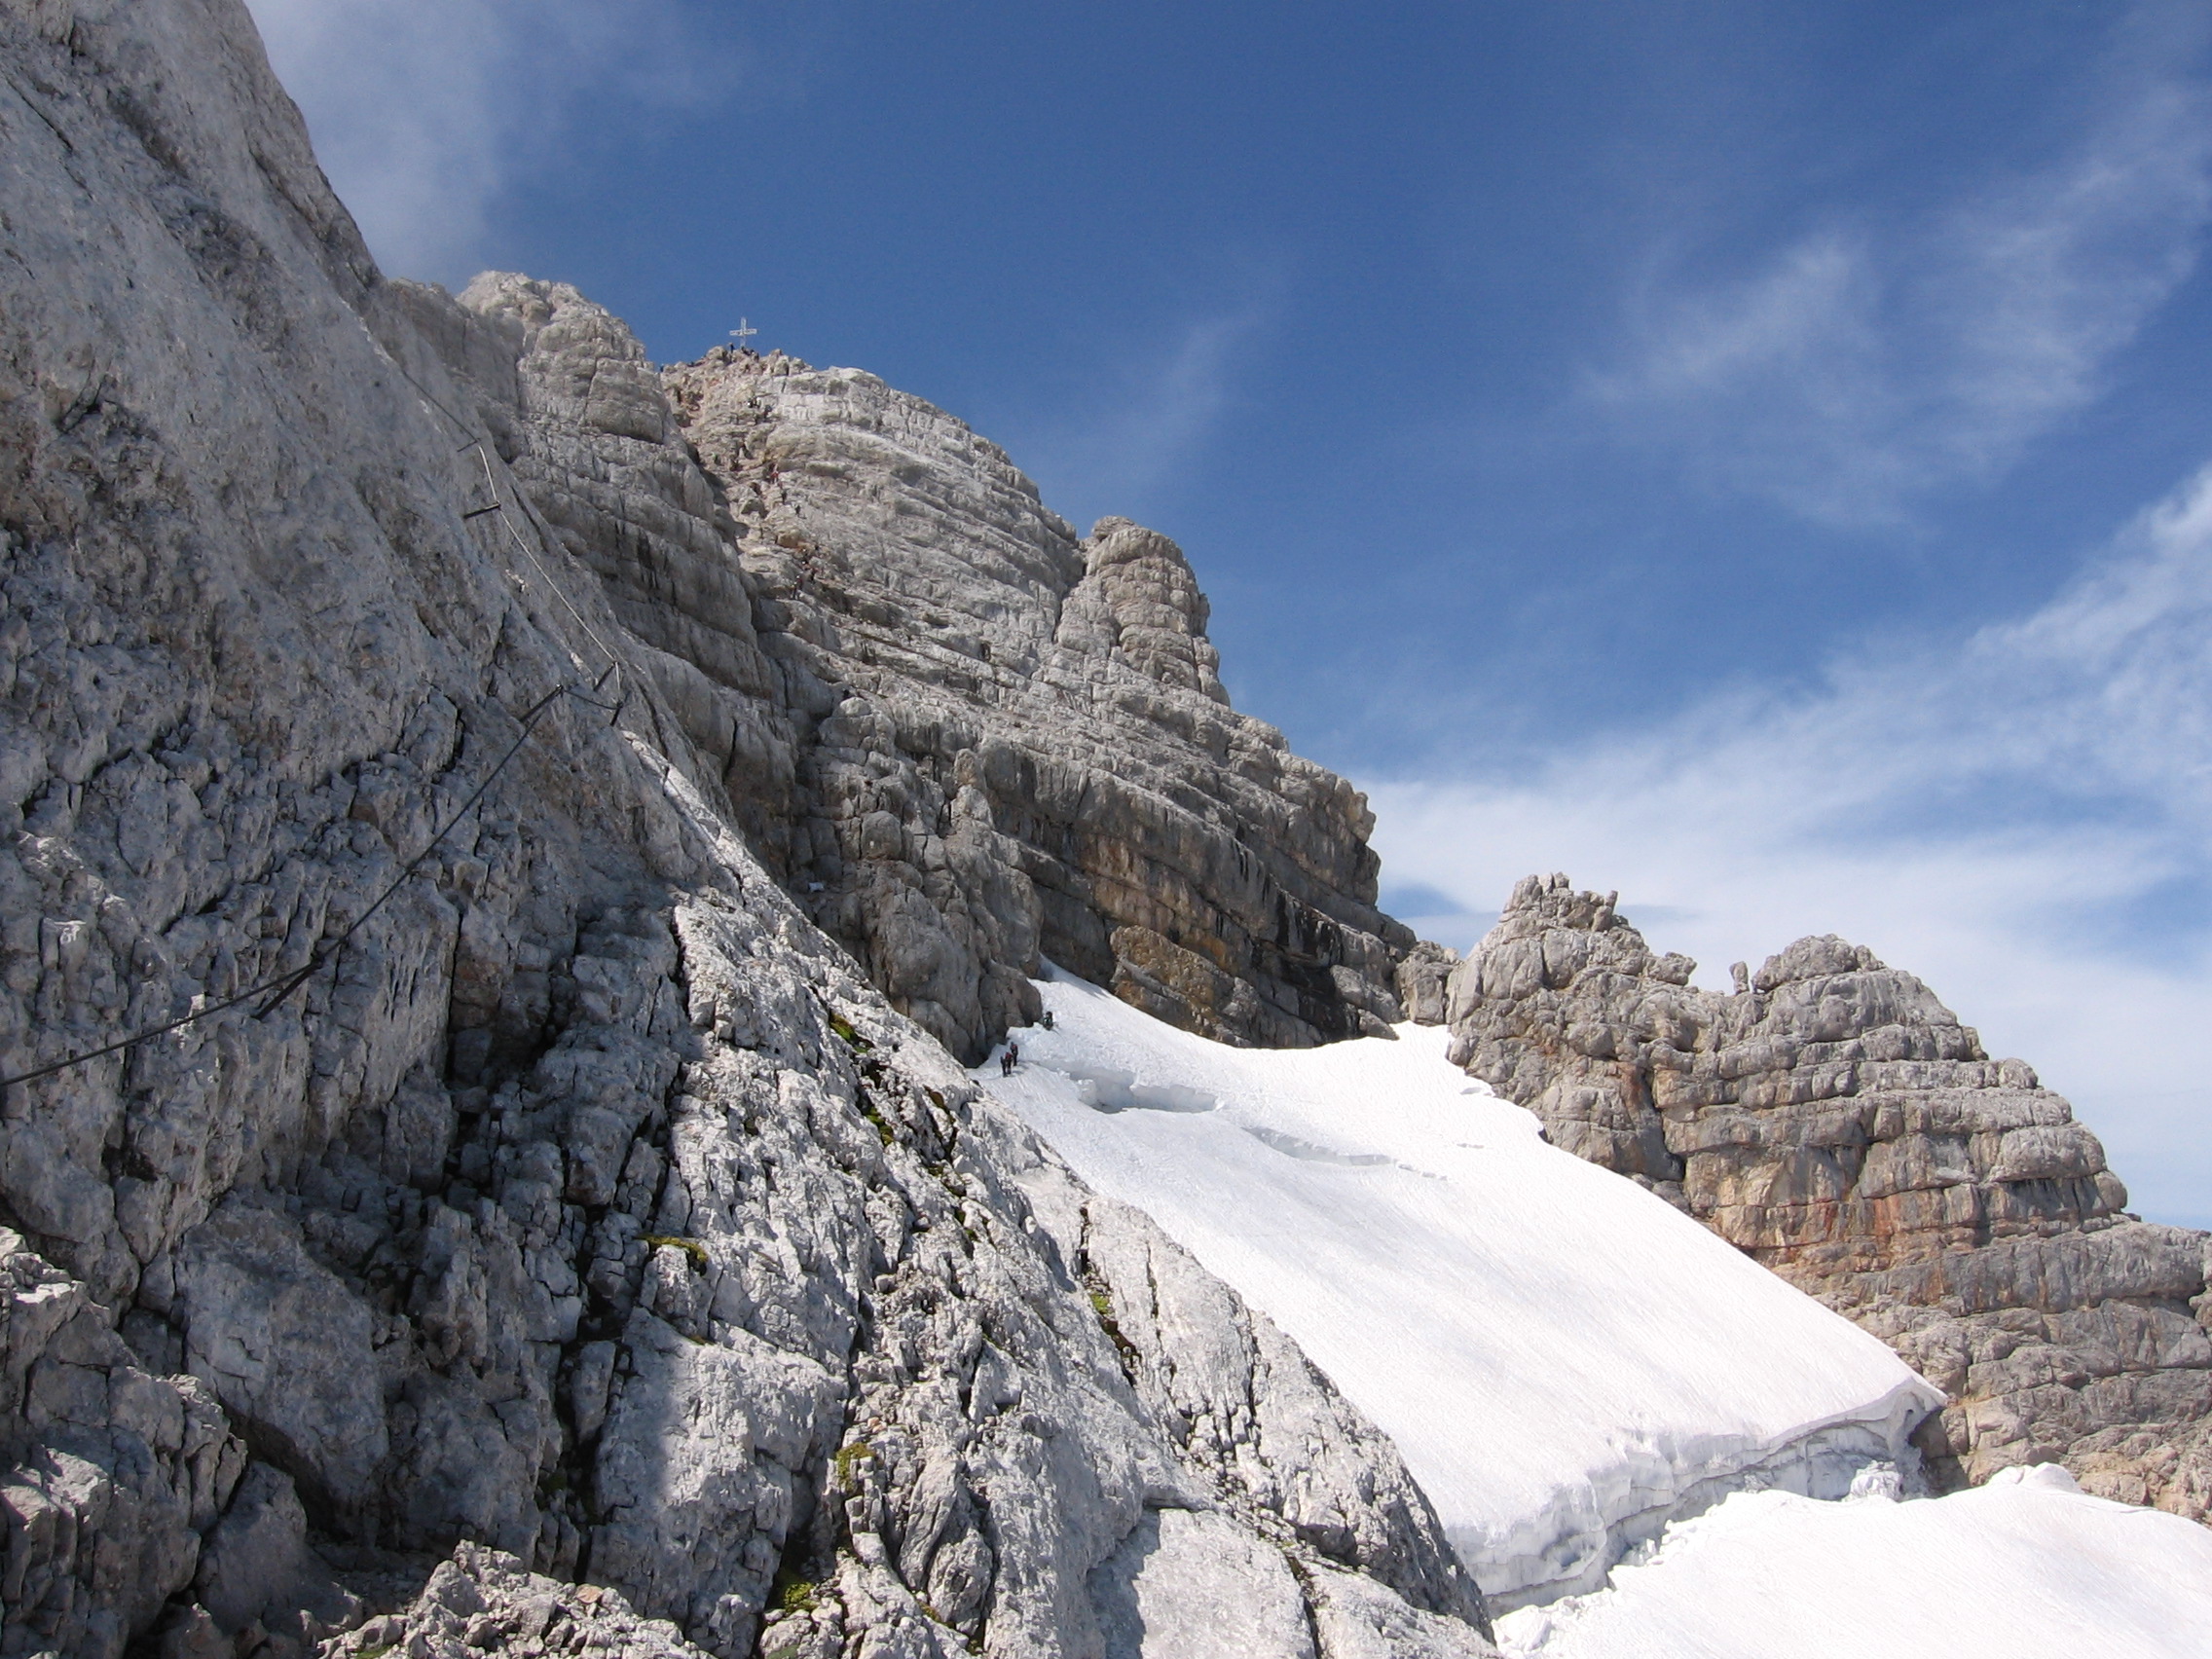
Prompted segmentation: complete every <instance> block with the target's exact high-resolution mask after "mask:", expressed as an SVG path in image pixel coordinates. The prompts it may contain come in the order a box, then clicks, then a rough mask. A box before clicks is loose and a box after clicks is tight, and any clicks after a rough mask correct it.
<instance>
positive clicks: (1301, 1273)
mask: <svg viewBox="0 0 2212 1659" xmlns="http://www.w3.org/2000/svg"><path fill="white" fill-rule="evenodd" d="M1041 990H1042V992H1043V995H1044V999H1045V1006H1046V1007H1047V1008H1048V1009H1050V1010H1051V1012H1052V1014H1053V1015H1054V1017H1055V1020H1056V1024H1057V1028H1056V1029H1054V1030H1051V1031H1048V1030H1044V1029H1042V1028H1031V1029H1029V1030H1024V1031H1019V1032H1016V1033H1015V1034H1014V1035H1015V1040H1016V1041H1017V1042H1018V1043H1019V1045H1020V1050H1021V1059H1022V1064H1021V1067H1020V1069H1019V1070H1018V1071H1017V1072H1016V1073H1015V1075H1014V1076H1013V1077H1012V1078H1002V1077H1001V1076H1000V1071H999V1066H998V1063H997V1061H996V1060H995V1059H994V1060H992V1061H989V1062H987V1063H986V1064H984V1065H983V1066H980V1067H978V1068H977V1071H976V1074H975V1075H976V1076H977V1079H978V1081H980V1082H982V1083H983V1084H984V1085H985V1086H986V1087H987V1088H989V1089H990V1090H991V1092H992V1093H994V1094H996V1095H997V1096H998V1097H999V1098H1001V1099H1002V1100H1004V1101H1006V1102H1007V1103H1008V1104H1010V1105H1011V1106H1013V1107H1014V1109H1015V1110H1016V1111H1017V1112H1018V1113H1020V1115H1021V1116H1022V1117H1023V1118H1024V1119H1025V1120H1026V1121H1027V1122H1028V1123H1029V1124H1031V1125H1032V1126H1033V1127H1034V1128H1036V1129H1037V1131H1038V1132H1039V1133H1040V1134H1042V1135H1043V1136H1044V1138H1045V1139H1046V1140H1047V1141H1048V1142H1050V1143H1051V1146H1052V1147H1053V1148H1054V1149H1055V1150H1056V1151H1057V1152H1058V1153H1059V1154H1060V1156H1061V1157H1062V1158H1064V1159H1066V1160H1067V1161H1068V1162H1069V1163H1070V1164H1071V1165H1072V1166H1073V1167H1074V1168H1075V1169H1076V1171H1077V1172H1078V1173H1079V1174H1080V1175H1082V1177H1083V1178H1084V1179H1085V1180H1086V1181H1088V1182H1089V1183H1090V1185H1091V1186H1093V1187H1095V1188H1096V1189H1098V1190H1099V1191H1101V1192H1103V1193H1106V1194H1109V1195H1110V1196H1112V1197H1115V1198H1122V1199H1124V1200H1125V1201H1126V1202H1129V1203H1132V1204H1135V1205H1136V1206H1137V1207H1139V1208H1140V1209H1143V1210H1145V1211H1146V1212H1147V1213H1149V1214H1150V1215H1151V1216H1152V1217H1153V1218H1154V1219H1155V1220H1156V1221H1157V1222H1159V1224H1160V1225H1161V1227H1162V1228H1164V1229H1165V1230H1166V1232H1167V1233H1168V1234H1169V1235H1171V1236H1173V1237H1174V1238H1175V1239H1177V1240H1178V1241H1179V1242H1180V1243H1182V1244H1183V1245H1184V1247H1185V1248H1187V1249H1189V1250H1190V1251H1191V1252H1192V1253H1193V1254H1194V1255H1196V1256H1197V1257H1198V1259H1199V1260H1200V1261H1201V1262H1203V1263H1204V1264H1205V1266H1206V1267H1207V1268H1209V1269H1210V1270H1211V1271H1212V1272H1215V1273H1217V1274H1219V1275H1220V1276H1221V1277H1222V1278H1223V1279H1225V1280H1227V1281H1228V1282H1229V1283H1230V1284H1231V1285H1233V1286H1235V1288H1236V1289H1237V1290H1238V1291H1239V1292H1241V1293H1242V1295H1243V1296H1244V1298H1245V1299H1246V1300H1247V1301H1248V1302H1250V1303H1252V1304H1253V1305H1254V1306H1255V1307H1257V1308H1259V1309H1262V1310H1263V1311H1264V1312H1266V1313H1267V1314H1268V1315H1269V1316H1270V1317H1271V1318H1272V1319H1273V1320H1274V1321H1275V1322H1276V1323H1277V1324H1278V1325H1280V1326H1281V1327H1282V1328H1283V1329H1284V1330H1285V1331H1287V1332H1288V1333H1289V1334H1290V1335H1291V1336H1292V1337H1293V1338H1294V1339H1296V1340H1297V1342H1298V1343H1299V1344H1300V1346H1303V1347H1304V1348H1305V1350H1306V1351H1307V1353H1308V1354H1309V1356H1311V1358H1312V1359H1313V1361H1314V1363H1315V1364H1317V1365H1318V1366H1320V1367H1321V1369H1322V1370H1323V1371H1325V1372H1326V1373H1328V1375H1329V1377H1330V1378H1331V1379H1332V1380H1333V1381H1334V1382H1335V1383H1336V1384H1337V1385H1338V1386H1339V1387H1340V1388H1342V1389H1343V1390H1344V1392H1345V1393H1346V1395H1347V1396H1348V1397H1349V1398H1350V1399H1351V1400H1352V1401H1353V1402H1354V1403H1356V1404H1357V1405H1358V1406H1359V1407H1360V1408H1361V1409H1362V1410H1364V1411H1365V1412H1366V1413H1367V1414H1368V1416H1369V1417H1371V1418H1372V1419H1374V1420H1375V1421H1376V1422H1377V1423H1378V1424H1379V1425H1380V1426H1381V1427H1382V1428H1383V1430H1384V1431H1385V1432H1386V1433H1388V1434H1389V1435H1390V1436H1391V1438H1392V1439H1394V1440H1395V1441H1396V1442H1397V1445H1398V1448H1399V1450H1400V1451H1401V1453H1402V1454H1403V1455H1404V1456H1405V1459H1406V1462H1407V1465H1408V1467H1409V1468H1411V1470H1412V1471H1413V1474H1414V1476H1415V1478H1416V1479H1417V1480H1419V1482H1420V1484H1421V1487H1422V1488H1423V1490H1424V1491H1426V1492H1427V1493H1428V1495H1429V1498H1430V1500H1431V1501H1432V1502H1434V1504H1435V1505H1436V1507H1437V1511H1438V1514H1439V1516H1440V1517H1441V1519H1442V1520H1443V1522H1444V1525H1445V1528H1446V1530H1447V1531H1448V1533H1449V1535H1450V1536H1451V1538H1452V1541H1453V1543H1454V1545H1455V1546H1456V1548H1457V1549H1458V1552H1459V1554H1460V1557H1461V1559H1462V1560H1463V1561H1464V1562H1465V1563H1466V1565H1467V1566H1468V1567H1469V1568H1470V1569H1472V1571H1473V1572H1474V1573H1475V1576H1476V1579H1477V1582H1479V1583H1480V1584H1481V1585H1482V1587H1483V1590H1484V1592H1485V1593H1486V1595H1488V1596H1490V1597H1491V1599H1492V1604H1493V1607H1514V1606H1520V1605H1524V1604H1529V1603H1531V1602H1540V1601H1545V1600H1549V1599H1551V1598H1554V1597H1558V1596H1561V1595H1566V1594H1569V1593H1572V1592H1575V1591H1583V1590H1591V1589H1594V1588H1595V1587H1596V1586H1597V1585H1598V1584H1599V1583H1600V1582H1601V1581H1602V1580H1603V1578H1604V1572H1605V1569H1606V1568H1607V1567H1610V1566H1611V1565H1612V1563H1613V1562H1614V1561H1616V1560H1617V1559H1619V1557H1620V1555H1621V1553H1622V1551H1623V1550H1625V1549H1627V1548H1628V1547H1630V1546H1631V1545H1633V1544H1636V1543H1638V1542H1640V1541H1642V1540H1645V1539H1648V1538H1651V1537H1653V1536H1655V1535H1656V1534H1657V1533H1658V1532H1659V1530H1661V1528H1662V1527H1664V1526H1665V1525H1666V1523H1667V1522H1668V1521H1670V1520H1672V1519H1675V1518H1677V1517H1678V1516H1681V1515H1685V1514H1690V1513H1694V1512H1695V1511H1696V1510H1698V1509H1701V1508H1703V1507H1705V1506H1706V1505H1708V1504H1711V1503H1712V1502H1714V1500H1715V1499H1716V1498H1718V1497H1719V1496H1721V1495H1722V1494H1723V1493H1726V1492H1729V1491H1731V1490H1736V1489H1740V1488H1745V1487H1752V1488H1758V1487H1785V1488H1788V1489H1790V1490H1793V1491H1799V1492H1805V1493H1811V1494H1813V1495H1815V1496H1820V1497H1841V1496H1842V1495H1843V1494H1844V1493H1846V1492H1848V1491H1849V1490H1850V1488H1851V1486H1852V1482H1853V1479H1854V1477H1855V1476H1857V1475H1858V1474H1859V1473H1860V1472H1861V1471H1862V1470H1863V1469H1864V1468H1866V1467H1867V1466H1868V1465H1869V1464H1870V1463H1873V1462H1875V1461H1877V1460H1886V1461H1889V1462H1891V1463H1902V1464H1904V1465H1905V1466H1907V1467H1908V1468H1911V1467H1915V1466H1916V1463H1915V1460H1914V1457H1913V1454H1912V1452H1911V1450H1910V1448H1909V1446H1908V1445H1907V1444H1906V1441H1905V1436H1906V1435H1907V1434H1908V1433H1909V1431H1910V1430H1911V1428H1912V1426H1913V1424H1914V1423H1915V1422H1917V1421H1918V1420H1919V1419H1920V1418H1921V1417H1922V1416H1924V1415H1925V1414H1926V1413H1927V1412H1929V1411H1930V1410H1932V1409H1934V1408H1935V1407H1936V1406H1937V1405H1939V1404H1940V1403H1941V1396H1940V1394H1939V1393H1938V1392H1937V1391H1936V1389H1935V1388H1933V1387H1932V1386H1930V1385H1929V1384H1928V1383H1925V1382H1924V1381H1922V1380H1921V1379H1920V1378H1919V1377H1917V1376H1915V1375H1914V1374H1913V1373H1912V1372H1911V1371H1910V1370H1909V1369H1907V1368H1906V1366H1905V1365H1904V1364H1903V1363H1902V1362H1901V1361H1899V1359H1898V1358H1897V1356H1896V1355H1895V1354H1893V1353H1892V1352H1891V1351H1890V1350H1889V1348H1887V1347H1886V1346H1883V1345H1882V1344H1881V1343H1880V1342H1878V1341H1876V1340H1875V1339H1874V1338H1873V1337H1870V1336H1868V1335H1866V1334H1865V1333H1864V1332H1863V1331H1861V1330H1860V1329H1859V1328H1858V1327H1857V1326H1855V1325H1853V1324H1851V1323H1850V1322H1849V1321H1847V1320H1845V1319H1843V1318H1841V1317H1839V1316H1837V1315H1836V1314H1834V1313H1831V1312H1829V1311H1828V1310H1827V1309H1825V1308H1823V1307H1822V1306H1821V1305H1820V1304H1819V1303H1817V1302H1815V1301H1813V1300H1812V1299H1811V1298H1810V1297H1807V1296H1805V1295H1803V1294H1802V1293H1800V1292H1799V1291H1797V1290H1795V1289H1793V1288H1792V1287H1791V1286H1789V1285H1788V1284H1786V1283H1784V1282H1783V1280H1781V1279H1779V1278H1777V1277H1776V1276H1775V1275H1774V1274H1772V1273H1770V1272H1767V1271H1766V1270H1765V1269H1764V1268H1761V1267H1759V1266H1758V1265H1757V1264H1755V1263H1753V1262H1751V1260H1750V1259H1749V1258H1747V1257H1745V1256H1743V1255H1741V1254H1739V1253H1738V1252H1737V1251H1736V1250H1734V1249H1733V1248H1731V1247H1730V1246H1729V1245H1727V1244H1724V1243H1722V1242H1721V1241H1720V1240H1719V1239H1718V1238H1716V1237H1714V1235H1712V1234H1710V1233H1708V1232H1707V1231H1706V1230H1705V1229H1704V1228H1702V1227H1700V1226H1699V1225H1698V1224H1697V1223H1695V1222H1694V1221H1691V1220H1690V1219H1689V1218H1688V1217H1687V1216H1684V1215H1682V1214H1680V1213H1678V1212H1677V1211H1676V1210H1674V1209H1672V1208H1670V1207H1669V1206H1668V1205H1667V1204H1666V1203H1664V1202H1662V1201H1661V1200H1660V1199H1658V1198H1654V1197H1652V1196H1651V1195H1650V1194H1649V1193H1646V1192H1644V1191H1643V1190H1642V1189H1641V1188H1640V1187H1638V1186H1636V1185H1635V1184H1634V1183H1633V1182H1630V1181H1627V1180H1624V1179H1622V1178H1621V1177H1619V1176H1617V1175H1614V1174H1611V1173H1609V1172H1607V1171H1605V1170H1603V1169H1600V1168H1598V1167H1596V1166H1595V1165H1593V1164H1589V1163H1585V1162H1583V1161H1581V1160H1580V1159H1577V1158H1574V1157H1572V1156H1571V1155H1569V1154H1567V1153H1564V1152H1561V1151H1560V1150H1558V1149H1557V1148H1555V1147H1552V1146H1550V1145H1547V1144H1546V1143H1545V1142H1544V1141H1543V1140H1542V1139H1540V1138H1539V1134H1538V1127H1537V1124H1536V1120H1535V1119H1534V1118H1533V1117H1532V1116H1531V1115H1530V1114H1529V1113H1528V1112H1526V1111H1524V1110H1522V1109H1521V1108H1520V1107H1518V1106H1514V1105H1512V1104H1510V1103H1509V1102H1506V1101H1503V1100H1500V1099H1498V1098H1497V1097H1496V1096H1494V1095H1493V1094H1492V1093H1491V1091H1490V1090H1489V1089H1488V1088H1486V1087H1484V1086H1483V1085H1482V1084H1480V1083H1476V1082H1474V1081H1473V1080H1471V1079H1469V1078H1468V1077H1467V1076H1466V1075H1465V1074H1464V1073H1463V1072H1461V1071H1459V1070H1458V1069H1457V1068H1456V1067H1455V1066H1454V1065H1452V1064H1451V1063H1450V1062H1449V1061H1448V1060H1447V1059H1446V1058H1445V1057H1444V1048H1445V1043H1446V1034H1445V1033H1444V1032H1443V1031H1441V1030H1438V1029H1435V1028H1428V1027H1420V1026H1414V1025H1406V1026H1401V1027H1400V1028H1399V1038H1398V1040H1397V1041H1396V1042H1389V1041H1384V1040H1382V1039H1373V1038H1370V1039H1361V1040H1358V1041H1354V1042H1347V1043H1338V1044H1332V1045H1330V1046H1329V1047H1326V1048H1321V1049H1307V1050H1251V1049H1232V1048H1227V1047H1225V1046H1223V1045H1221V1044H1218V1043H1211V1042H1208V1041H1206V1040H1205V1039H1203V1038H1200V1037H1195V1036H1192V1035H1190V1034H1189V1033H1187V1032H1183V1031H1178V1030H1175V1029H1174V1028H1172V1027H1170V1026H1167V1025H1164V1024H1161V1022H1160V1021H1158V1020H1155V1019H1153V1018H1151V1017H1150V1016H1148V1015H1146V1014H1142V1013H1140V1012H1139V1011H1137V1010H1135V1009H1133V1008H1130V1007H1128V1006H1127V1005H1125V1004H1124V1003H1122V1002H1120V1001H1119V1000H1117V999H1115V998H1114V997H1111V996H1109V995H1107V994H1106V993H1105V992H1103V991H1101V990H1099V989H1098V988H1097V987H1095V986H1093V985H1089V984H1086V983H1084V982H1082V981H1080V980H1077V979H1074V978H1072V977H1067V976H1065V975H1059V974H1055V975H1053V977H1051V979H1050V980H1048V981H1046V982H1044V983H1043V984H1042V985H1041Z"/></svg>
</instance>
